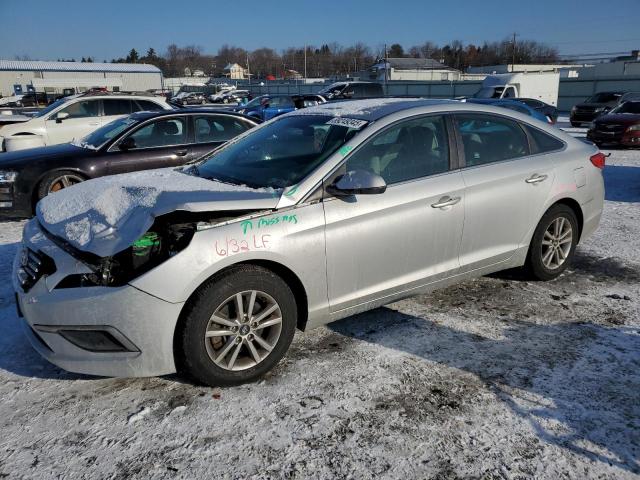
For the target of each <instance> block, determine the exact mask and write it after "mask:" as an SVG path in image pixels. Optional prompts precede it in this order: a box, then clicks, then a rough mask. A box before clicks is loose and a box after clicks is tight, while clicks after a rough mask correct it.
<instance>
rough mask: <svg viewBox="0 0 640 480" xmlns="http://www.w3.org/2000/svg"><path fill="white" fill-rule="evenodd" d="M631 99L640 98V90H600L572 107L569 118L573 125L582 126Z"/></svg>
mask: <svg viewBox="0 0 640 480" xmlns="http://www.w3.org/2000/svg"><path fill="white" fill-rule="evenodd" d="M631 100H640V92H621V91H618V92H599V93H596V94H595V95H593V96H591V97H589V98H588V99H587V100H586V101H584V102H581V103H578V104H577V105H575V106H574V107H573V108H572V109H571V114H570V116H569V120H570V121H571V125H572V126H573V127H580V126H582V124H584V123H591V122H592V121H593V120H595V119H596V118H598V117H599V116H600V115H605V114H607V113H609V112H610V111H611V110H613V109H615V108H616V107H618V106H620V105H621V104H623V103H624V102H629V101H631Z"/></svg>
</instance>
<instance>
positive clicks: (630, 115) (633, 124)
mask: <svg viewBox="0 0 640 480" xmlns="http://www.w3.org/2000/svg"><path fill="white" fill-rule="evenodd" d="M587 138H588V139H589V140H591V141H592V142H593V143H595V144H596V145H597V146H598V147H601V146H603V145H618V146H624V147H640V97H638V100H634V101H627V102H624V103H622V104H620V105H618V106H617V107H615V108H614V109H613V110H611V111H610V112H609V113H607V114H605V115H601V116H599V117H598V118H596V119H595V120H594V121H593V122H592V123H591V125H590V127H589V130H588V131H587Z"/></svg>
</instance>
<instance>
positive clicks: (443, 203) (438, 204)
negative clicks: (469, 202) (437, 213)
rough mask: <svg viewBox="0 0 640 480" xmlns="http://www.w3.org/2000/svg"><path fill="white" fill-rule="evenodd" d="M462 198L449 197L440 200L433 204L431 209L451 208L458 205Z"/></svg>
mask: <svg viewBox="0 0 640 480" xmlns="http://www.w3.org/2000/svg"><path fill="white" fill-rule="evenodd" d="M460 200H461V199H460V197H453V198H452V197H450V196H448V195H446V196H444V197H442V198H441V199H440V200H438V201H437V202H436V203H432V204H431V207H432V208H444V207H450V206H451V205H455V204H456V203H458V202H459V201H460Z"/></svg>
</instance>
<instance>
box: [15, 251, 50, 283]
mask: <svg viewBox="0 0 640 480" xmlns="http://www.w3.org/2000/svg"><path fill="white" fill-rule="evenodd" d="M20 255H21V257H20V266H19V267H18V273H17V275H18V282H19V283H20V287H22V290H24V292H25V293H26V292H28V291H29V290H31V287H33V286H34V285H35V284H36V282H37V281H38V280H40V278H41V277H42V276H44V275H51V274H52V273H54V272H55V271H56V266H55V263H54V261H53V260H52V259H51V257H49V256H47V255H45V254H44V253H42V252H34V251H33V250H31V249H30V248H27V247H25V248H24V249H23V250H22V252H21V253H20Z"/></svg>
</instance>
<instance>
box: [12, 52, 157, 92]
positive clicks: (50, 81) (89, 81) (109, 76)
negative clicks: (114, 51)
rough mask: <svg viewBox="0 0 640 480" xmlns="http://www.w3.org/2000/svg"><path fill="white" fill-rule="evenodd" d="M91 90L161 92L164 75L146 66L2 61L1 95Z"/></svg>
mask: <svg viewBox="0 0 640 480" xmlns="http://www.w3.org/2000/svg"><path fill="white" fill-rule="evenodd" d="M92 87H101V88H103V87H106V88H107V89H108V90H110V91H144V90H150V89H160V88H162V72H161V71H160V69H159V68H157V67H155V66H153V65H147V64H143V63H91V62H43V61H30V60H28V61H27V60H0V95H2V96H5V97H6V96H11V95H16V94H21V93H26V92H28V91H36V92H46V93H47V94H52V95H53V94H59V93H62V92H63V90H64V89H70V88H73V89H75V91H76V92H83V91H85V90H87V89H89V88H92Z"/></svg>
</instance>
